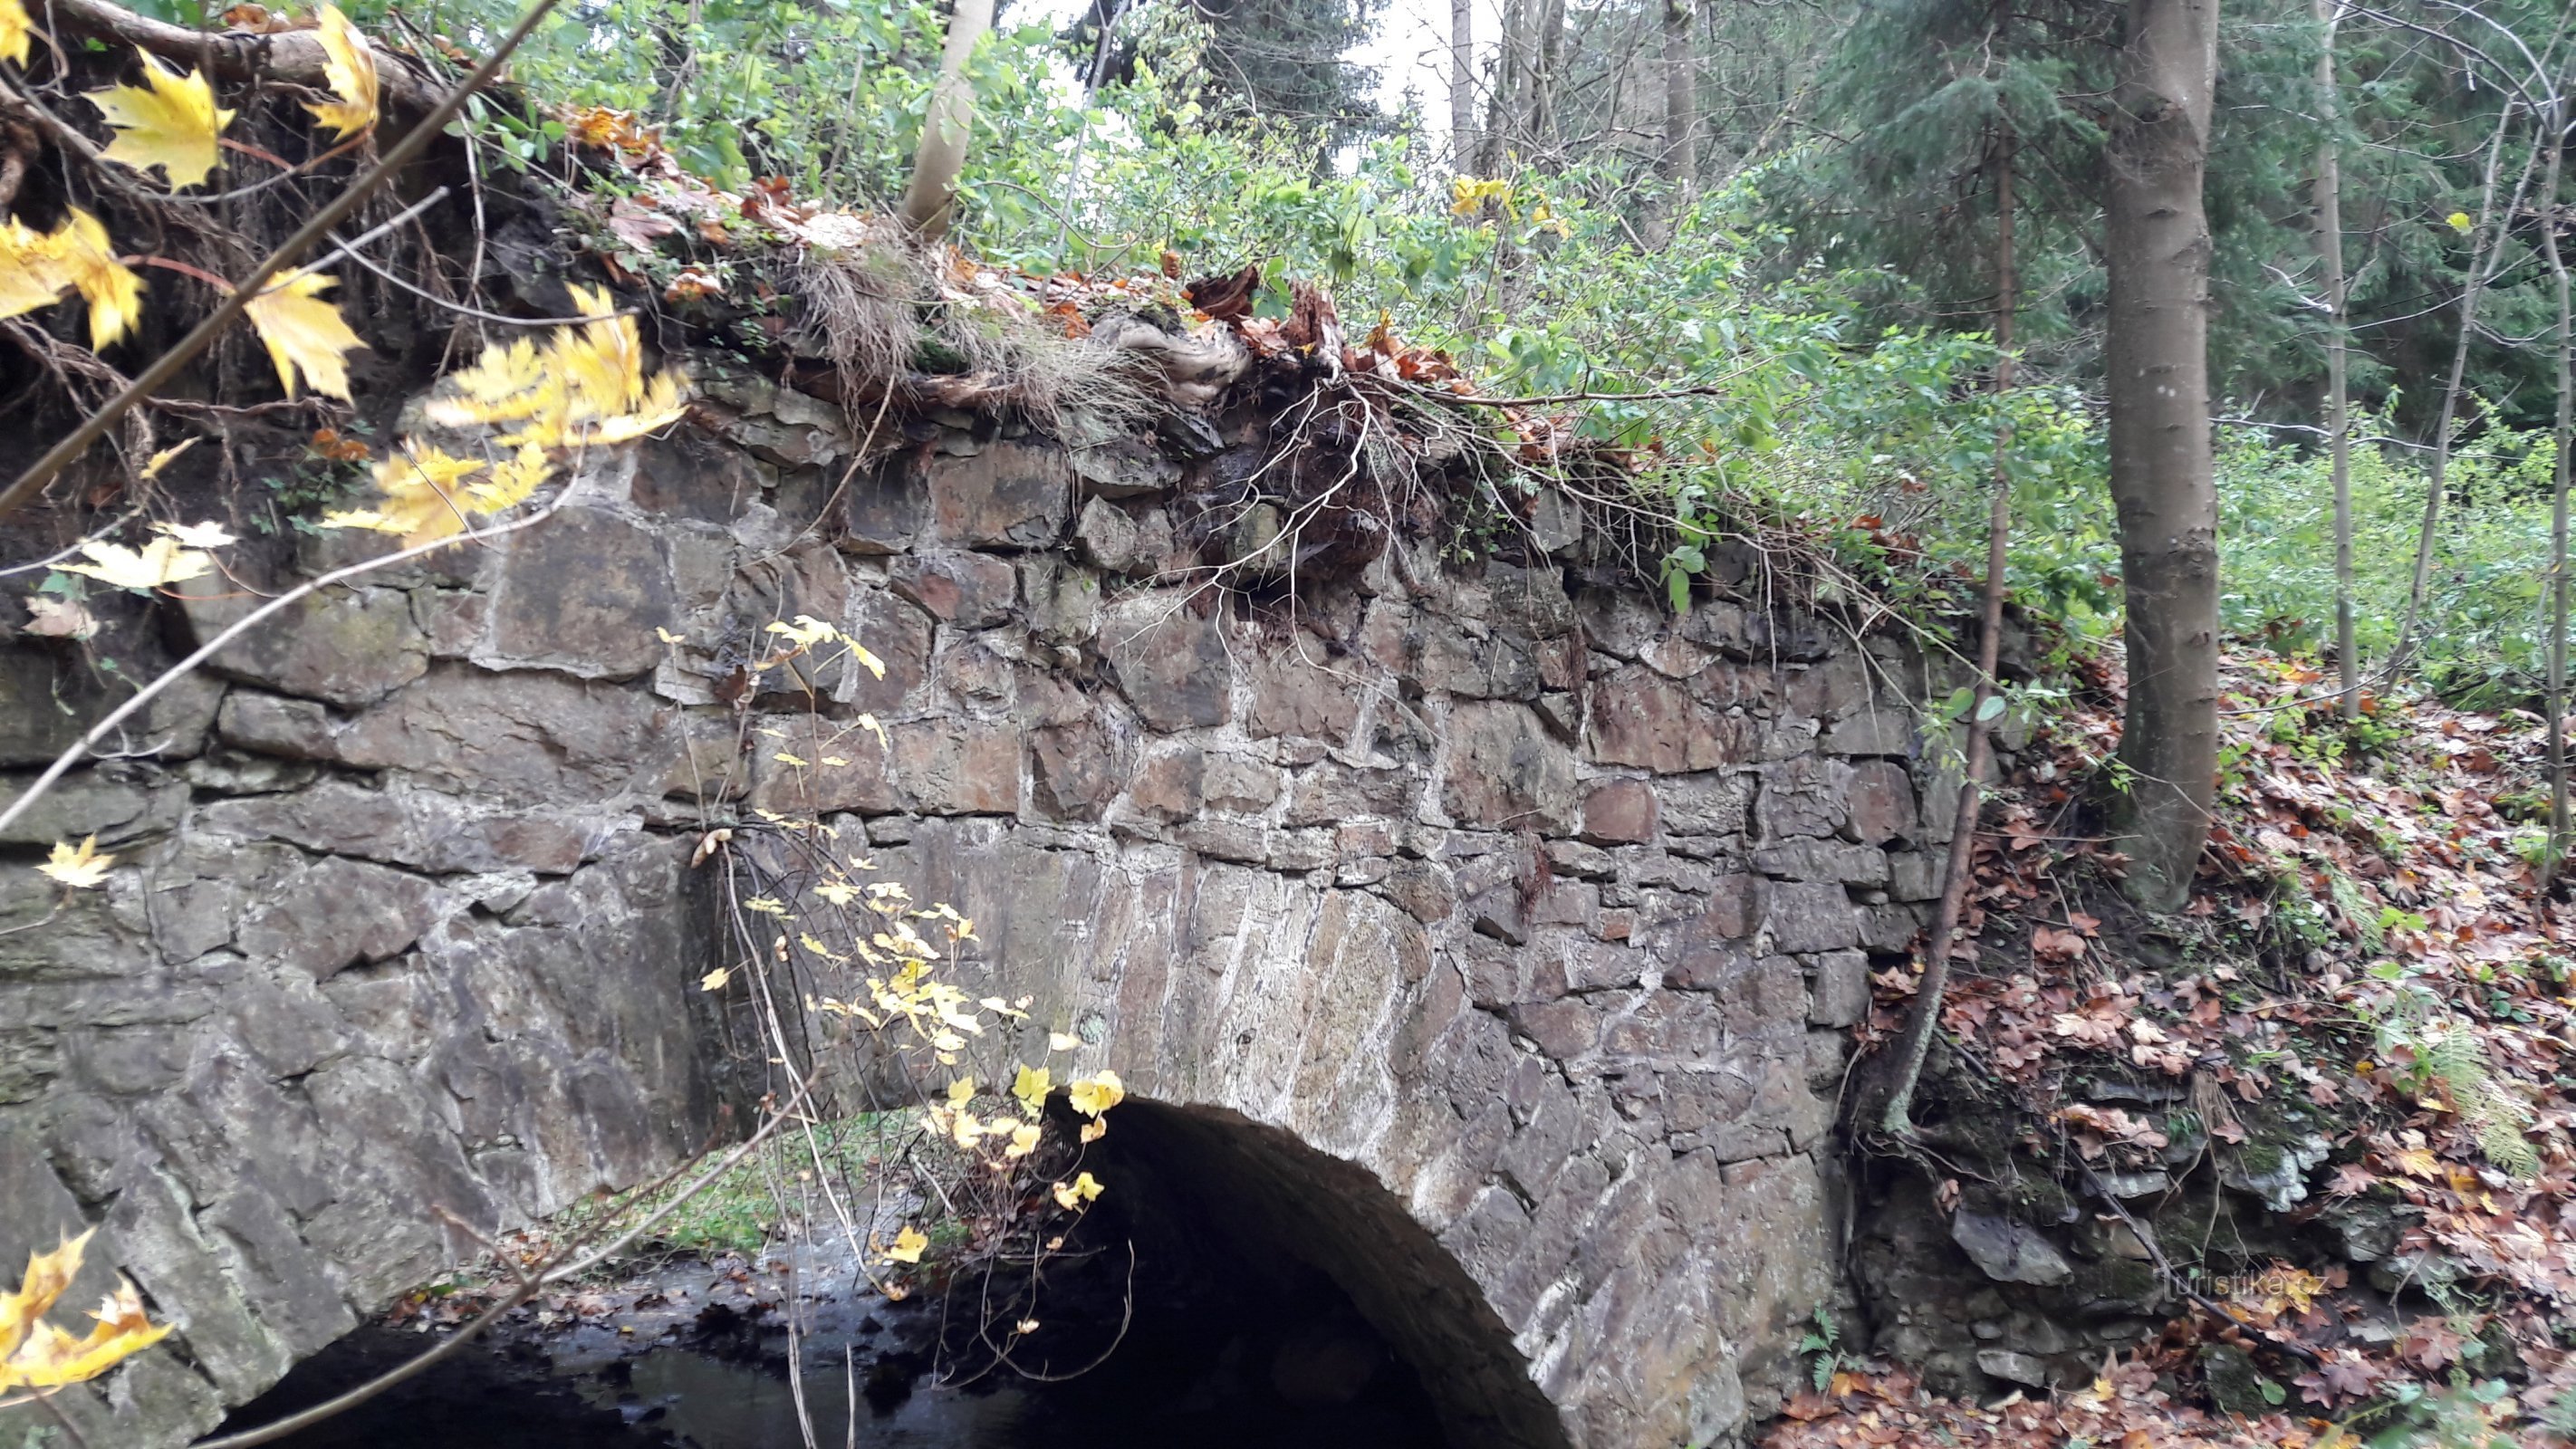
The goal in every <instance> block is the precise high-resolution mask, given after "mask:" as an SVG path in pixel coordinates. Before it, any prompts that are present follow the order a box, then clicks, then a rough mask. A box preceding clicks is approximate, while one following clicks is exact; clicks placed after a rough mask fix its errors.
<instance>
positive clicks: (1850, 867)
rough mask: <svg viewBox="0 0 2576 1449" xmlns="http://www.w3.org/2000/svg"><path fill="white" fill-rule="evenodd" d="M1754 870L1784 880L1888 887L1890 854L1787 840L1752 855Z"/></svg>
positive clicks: (1841, 844)
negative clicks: (1888, 858)
mask: <svg viewBox="0 0 2576 1449" xmlns="http://www.w3.org/2000/svg"><path fill="white" fill-rule="evenodd" d="M1753 868H1754V869H1756V870H1758V871H1760V872H1762V873H1763V874H1764V875H1768V876H1776V877H1778V878H1779V879H1781V880H1804V881H1832V882H1834V883H1836V884H1839V885H1853V886H1882V885H1885V884H1887V852H1885V851H1883V850H1880V849H1879V848H1878V847H1876V846H1874V845H1852V844H1848V843H1846V842H1844V841H1839V840H1810V839H1805V838H1800V839H1797V840H1784V841H1782V842H1780V843H1779V844H1777V845H1765V846H1762V847H1760V848H1759V849H1757V850H1755V851H1754V852H1753Z"/></svg>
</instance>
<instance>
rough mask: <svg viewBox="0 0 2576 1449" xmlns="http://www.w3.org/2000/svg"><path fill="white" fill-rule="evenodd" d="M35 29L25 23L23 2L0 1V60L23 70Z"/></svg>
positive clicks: (25, 9)
mask: <svg viewBox="0 0 2576 1449" xmlns="http://www.w3.org/2000/svg"><path fill="white" fill-rule="evenodd" d="M35 38H36V27H35V26H33V25H31V24H29V23H28V21H27V7H26V5H25V4H24V3H23V0H0V60H6V61H8V62H10V63H11V64H13V65H16V66H18V67H20V68H22V69H23V68H24V67H25V66H26V64H27V56H28V53H29V52H28V46H29V44H30V43H31V42H33V41H34V40H35Z"/></svg>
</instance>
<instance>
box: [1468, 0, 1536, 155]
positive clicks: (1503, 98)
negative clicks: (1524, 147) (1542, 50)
mask: <svg viewBox="0 0 2576 1449" xmlns="http://www.w3.org/2000/svg"><path fill="white" fill-rule="evenodd" d="M1534 3H1536V4H1544V0H1503V38H1502V42H1501V43H1500V44H1499V45H1497V46H1496V47H1495V51H1494V93H1493V95H1492V96H1491V97H1490V98H1489V99H1488V100H1487V101H1486V103H1485V132H1484V136H1483V137H1482V139H1483V142H1484V159H1483V161H1482V162H1481V163H1479V164H1478V166H1477V168H1476V169H1477V171H1478V172H1479V173H1481V174H1483V175H1486V176H1500V175H1501V174H1502V173H1503V169H1504V165H1505V163H1506V162H1507V161H1508V159H1509V156H1510V151H1511V144H1512V141H1513V139H1514V138H1513V134H1512V132H1513V128H1514V127H1516V126H1517V125H1518V124H1519V122H1520V116H1521V88H1522V85H1523V82H1524V80H1525V79H1526V77H1527V75H1528V72H1529V55H1530V52H1531V50H1532V48H1533V47H1532V46H1531V45H1530V21H1531V12H1530V7H1531V5H1532V4H1534Z"/></svg>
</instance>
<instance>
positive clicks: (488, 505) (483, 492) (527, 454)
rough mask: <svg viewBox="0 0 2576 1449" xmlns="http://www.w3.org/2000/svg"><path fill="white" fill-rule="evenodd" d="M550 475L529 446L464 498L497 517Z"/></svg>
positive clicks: (549, 466)
mask: <svg viewBox="0 0 2576 1449" xmlns="http://www.w3.org/2000/svg"><path fill="white" fill-rule="evenodd" d="M553 472H554V464H553V463H551V462H549V461H547V459H546V450H545V449H543V448H540V447H538V446H537V445H536V444H534V443H530V444H528V445H527V446H526V447H523V448H521V449H519V451H518V452H516V453H514V454H512V455H511V456H510V457H508V458H505V459H503V460H502V461H500V462H498V463H495V464H493V465H492V476H491V478H490V479H489V480H488V481H486V482H482V483H477V484H475V485H473V486H472V487H470V488H468V489H466V490H465V496H466V497H467V498H470V499H472V500H473V502H474V511H475V512H477V513H500V512H503V511H504V510H507V509H511V508H516V507H518V506H519V505H520V504H522V503H525V502H527V501H528V497H529V495H530V494H533V493H535V492H536V491H537V488H538V485H540V484H542V483H544V482H545V481H546V479H547V477H548V476H549V475H551V474H552V473H553ZM673 642H676V640H675V641H673Z"/></svg>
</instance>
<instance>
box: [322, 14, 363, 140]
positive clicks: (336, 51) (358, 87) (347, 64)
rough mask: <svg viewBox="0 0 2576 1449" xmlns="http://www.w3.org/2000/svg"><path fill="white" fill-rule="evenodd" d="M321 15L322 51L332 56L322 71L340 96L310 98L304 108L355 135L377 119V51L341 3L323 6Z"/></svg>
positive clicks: (340, 130)
mask: <svg viewBox="0 0 2576 1449" xmlns="http://www.w3.org/2000/svg"><path fill="white" fill-rule="evenodd" d="M320 18H321V22H322V24H321V31H320V36H319V38H320V40H321V42H322V53H323V54H324V55H325V56H326V57H328V59H326V60H324V61H323V63H322V75H323V78H324V79H325V80H328V81H329V82H330V83H331V93H332V94H333V95H335V96H338V97H339V99H338V100H336V101H306V102H305V103H304V109H306V110H308V111H311V112H312V113H313V119H314V120H316V121H319V122H320V123H322V124H323V125H325V126H329V127H330V128H331V129H332V131H333V132H335V133H336V134H338V135H340V136H342V137H344V138H345V137H349V136H354V135H356V134H358V133H359V132H360V131H363V130H366V129H367V128H368V127H370V126H373V125H374V124H375V123H376V53H375V51H374V50H372V49H370V48H369V47H368V45H367V38H366V37H365V36H363V35H360V34H359V33H358V27H356V26H354V25H352V24H350V23H349V17H348V16H346V15H343V14H341V13H340V7H338V6H336V5H325V6H323V7H322V11H321V17H320Z"/></svg>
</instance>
